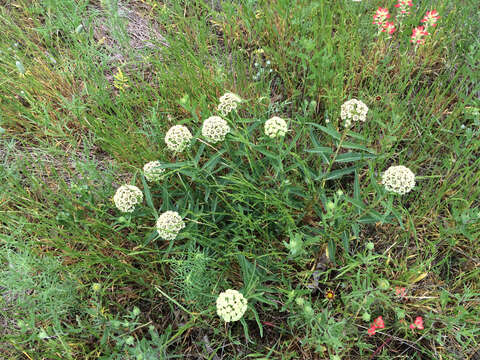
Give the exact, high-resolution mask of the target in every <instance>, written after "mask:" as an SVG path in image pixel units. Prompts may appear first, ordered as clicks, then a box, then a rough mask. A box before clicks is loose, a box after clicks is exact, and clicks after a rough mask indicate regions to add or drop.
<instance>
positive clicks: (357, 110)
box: [340, 99, 368, 127]
mask: <svg viewBox="0 0 480 360" xmlns="http://www.w3.org/2000/svg"><path fill="white" fill-rule="evenodd" d="M367 113H368V107H367V105H365V104H364V103H363V102H362V101H360V100H357V99H351V100H348V101H346V102H345V103H343V105H342V106H341V109H340V117H341V118H342V120H344V121H345V127H350V125H352V121H355V122H356V121H362V122H365V121H366V120H367Z"/></svg>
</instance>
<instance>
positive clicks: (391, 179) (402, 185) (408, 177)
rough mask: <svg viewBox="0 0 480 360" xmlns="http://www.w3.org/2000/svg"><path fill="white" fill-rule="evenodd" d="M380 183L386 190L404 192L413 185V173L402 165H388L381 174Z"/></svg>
mask: <svg viewBox="0 0 480 360" xmlns="http://www.w3.org/2000/svg"><path fill="white" fill-rule="evenodd" d="M382 184H383V185H384V186H385V189H387V191H392V192H395V193H397V194H401V195H403V194H406V193H408V192H410V191H412V189H413V188H414V186H415V174H414V173H413V172H412V171H411V170H410V169H409V168H407V167H405V166H403V165H399V166H390V167H389V168H388V169H387V171H385V172H384V173H383V175H382Z"/></svg>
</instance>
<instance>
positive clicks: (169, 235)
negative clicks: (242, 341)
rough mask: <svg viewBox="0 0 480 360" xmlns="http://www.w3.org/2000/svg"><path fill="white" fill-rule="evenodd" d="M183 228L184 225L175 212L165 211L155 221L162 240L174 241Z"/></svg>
mask: <svg viewBox="0 0 480 360" xmlns="http://www.w3.org/2000/svg"><path fill="white" fill-rule="evenodd" d="M184 227H185V223H184V222H183V219H182V217H181V216H180V215H179V214H178V213H177V212H176V211H166V212H164V213H163V214H162V215H160V216H159V217H158V220H157V232H158V234H159V235H160V237H161V238H162V239H164V240H174V239H175V238H176V237H177V235H178V233H179V232H180V230H182V229H183V228H184Z"/></svg>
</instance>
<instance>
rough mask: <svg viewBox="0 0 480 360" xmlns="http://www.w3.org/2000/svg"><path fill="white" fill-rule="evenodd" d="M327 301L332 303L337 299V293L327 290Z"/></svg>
mask: <svg viewBox="0 0 480 360" xmlns="http://www.w3.org/2000/svg"><path fill="white" fill-rule="evenodd" d="M325 299H327V300H330V301H332V300H333V299H335V292H334V291H333V290H327V292H326V293H325Z"/></svg>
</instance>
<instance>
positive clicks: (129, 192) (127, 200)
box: [113, 185, 143, 213]
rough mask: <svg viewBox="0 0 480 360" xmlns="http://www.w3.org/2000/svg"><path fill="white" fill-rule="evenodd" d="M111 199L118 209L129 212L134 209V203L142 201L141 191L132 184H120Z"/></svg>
mask: <svg viewBox="0 0 480 360" xmlns="http://www.w3.org/2000/svg"><path fill="white" fill-rule="evenodd" d="M113 201H114V202H115V206H116V207H117V209H118V210H120V211H121V212H124V213H131V212H133V210H135V205H137V204H140V203H141V202H142V201H143V193H142V191H141V190H140V189H139V188H138V187H136V186H134V185H122V186H120V187H119V188H118V189H117V191H116V192H115V195H114V196H113Z"/></svg>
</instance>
